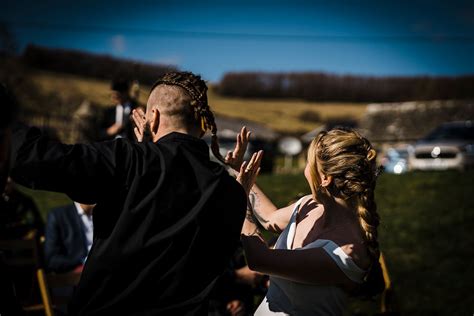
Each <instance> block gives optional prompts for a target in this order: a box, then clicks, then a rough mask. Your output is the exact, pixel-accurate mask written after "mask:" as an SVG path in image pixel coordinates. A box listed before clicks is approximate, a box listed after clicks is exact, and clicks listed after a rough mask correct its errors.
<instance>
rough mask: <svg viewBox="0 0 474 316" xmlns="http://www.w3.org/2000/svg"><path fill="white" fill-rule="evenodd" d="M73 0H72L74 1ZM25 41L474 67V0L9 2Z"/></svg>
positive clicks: (423, 67) (195, 59) (8, 16)
mask: <svg viewBox="0 0 474 316" xmlns="http://www.w3.org/2000/svg"><path fill="white" fill-rule="evenodd" d="M68 2H69V3H68ZM0 21H3V22H5V23H7V25H8V27H9V29H10V31H11V32H12V33H13V34H14V36H15V37H16V40H17V41H18V43H19V46H20V48H24V47H25V45H26V44H28V43H34V44H38V45H44V46H48V47H57V48H72V49H79V50H85V51H90V52H95V53H101V54H109V55H113V56H117V57H124V58H129V59H134V60H140V61H147V62H153V63H170V64H174V65H177V66H178V67H179V68H180V69H183V70H190V71H193V72H197V73H200V74H202V75H203V77H204V78H205V79H207V80H211V81H218V80H219V79H220V78H221V76H222V75H223V74H224V73H225V72H229V71H272V72H278V71H285V72H286V71H298V72H301V71H324V72H330V73H336V74H363V75H379V76H380V75H460V74H474V57H473V56H474V1H214V2H211V1H192V2H188V1H128V2H125V1H123V2H121V1H100V2H99V1H74V2H72V1H21V0H16V1H10V0H7V1H3V2H2V10H1V11H0Z"/></svg>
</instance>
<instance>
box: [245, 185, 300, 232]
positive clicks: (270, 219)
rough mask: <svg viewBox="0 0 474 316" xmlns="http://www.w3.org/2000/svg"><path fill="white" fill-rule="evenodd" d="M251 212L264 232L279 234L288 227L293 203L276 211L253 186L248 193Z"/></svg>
mask: <svg viewBox="0 0 474 316" xmlns="http://www.w3.org/2000/svg"><path fill="white" fill-rule="evenodd" d="M249 202H250V205H251V211H252V213H253V215H254V216H255V218H256V219H257V220H258V221H259V223H260V224H261V225H262V226H263V228H265V229H266V230H270V231H273V232H275V233H281V232H282V231H283V229H285V227H286V226H287V225H288V222H289V221H290V218H291V214H292V213H293V209H294V207H295V203H296V202H295V203H292V204H291V205H288V206H286V207H283V208H280V209H278V208H277V207H276V206H275V204H273V202H272V201H270V199H269V198H268V197H267V196H266V195H265V193H263V191H262V190H261V189H260V188H259V187H258V186H257V185H256V184H254V185H253V187H252V190H251V191H250V193H249Z"/></svg>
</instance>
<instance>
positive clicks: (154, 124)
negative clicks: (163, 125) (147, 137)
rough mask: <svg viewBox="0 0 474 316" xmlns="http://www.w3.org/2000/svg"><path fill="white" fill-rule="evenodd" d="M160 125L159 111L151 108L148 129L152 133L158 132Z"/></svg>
mask: <svg viewBox="0 0 474 316" xmlns="http://www.w3.org/2000/svg"><path fill="white" fill-rule="evenodd" d="M159 127H160V111H159V110H158V109H157V108H153V109H152V110H151V122H150V130H151V133H152V134H153V135H155V134H156V133H158V128H159Z"/></svg>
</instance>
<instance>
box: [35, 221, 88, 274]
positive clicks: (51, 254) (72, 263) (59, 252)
mask: <svg viewBox="0 0 474 316" xmlns="http://www.w3.org/2000/svg"><path fill="white" fill-rule="evenodd" d="M63 243H64V240H63V237H62V236H61V232H60V227H59V223H58V220H57V217H56V216H55V213H54V212H50V213H49V214H48V220H47V222H46V236H45V242H44V259H45V261H46V266H47V267H48V269H49V270H52V271H69V270H72V269H74V268H75V267H77V266H78V265H80V264H81V263H82V261H81V259H80V258H79V257H77V256H68V255H66V254H65V249H64V244H63Z"/></svg>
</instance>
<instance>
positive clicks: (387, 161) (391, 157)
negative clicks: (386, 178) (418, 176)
mask: <svg viewBox="0 0 474 316" xmlns="http://www.w3.org/2000/svg"><path fill="white" fill-rule="evenodd" d="M381 164H382V166H383V169H384V172H387V173H395V174H401V173H405V172H407V171H408V170H409V168H408V149H407V147H404V148H389V149H387V151H386V152H385V154H384V155H383V157H382V161H381Z"/></svg>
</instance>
